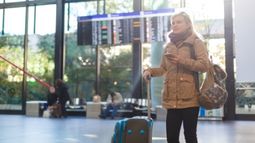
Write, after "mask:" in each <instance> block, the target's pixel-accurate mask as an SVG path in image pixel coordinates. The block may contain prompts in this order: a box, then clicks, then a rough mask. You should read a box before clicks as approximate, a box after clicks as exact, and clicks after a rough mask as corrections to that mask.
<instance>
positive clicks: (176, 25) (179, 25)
mask: <svg viewBox="0 0 255 143" xmlns="http://www.w3.org/2000/svg"><path fill="white" fill-rule="evenodd" d="M190 26H191V25H190V23H187V22H186V21H185V19H184V17H183V16H180V15H177V16H175V17H174V18H173V19H172V25H171V28H172V31H173V33H175V34H178V33H182V32H184V31H186V30H187V29H189V28H190Z"/></svg>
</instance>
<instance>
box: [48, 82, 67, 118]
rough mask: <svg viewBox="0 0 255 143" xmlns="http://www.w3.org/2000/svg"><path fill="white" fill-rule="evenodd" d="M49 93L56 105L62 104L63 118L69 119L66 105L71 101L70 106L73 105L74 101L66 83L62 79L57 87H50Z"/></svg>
mask: <svg viewBox="0 0 255 143" xmlns="http://www.w3.org/2000/svg"><path fill="white" fill-rule="evenodd" d="M49 91H50V94H51V95H50V96H52V97H53V99H54V100H55V103H59V104H60V107H61V117H67V113H66V108H65V105H66V102H67V101H69V102H70V104H72V100H71V98H70V96H69V93H68V87H67V86H66V84H65V83H64V81H63V80H61V79H57V80H56V83H55V86H54V87H50V89H49Z"/></svg>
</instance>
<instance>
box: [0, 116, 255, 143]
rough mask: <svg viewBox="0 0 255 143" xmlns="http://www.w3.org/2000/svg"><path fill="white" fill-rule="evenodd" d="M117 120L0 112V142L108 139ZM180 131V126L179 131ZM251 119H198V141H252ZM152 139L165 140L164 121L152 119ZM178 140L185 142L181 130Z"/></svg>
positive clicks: (85, 142) (70, 142)
mask: <svg viewBox="0 0 255 143" xmlns="http://www.w3.org/2000/svg"><path fill="white" fill-rule="evenodd" d="M116 121H117V120H110V119H105V120H103V119H88V118H85V117H80V116H69V117H67V118H61V119H53V118H42V117H29V116H25V115H0V143H110V140H111V136H112V134H113V129H114V125H115V123H116ZM181 132H183V130H182V131H181ZM254 135H255V123H254V122H253V121H199V123H198V139H199V143H254V142H255V136H254ZM152 139H153V143H167V142H166V132H165V122H164V121H157V120H155V121H154V125H153V138H152ZM180 141H181V143H185V141H184V137H183V134H182V133H181V136H180Z"/></svg>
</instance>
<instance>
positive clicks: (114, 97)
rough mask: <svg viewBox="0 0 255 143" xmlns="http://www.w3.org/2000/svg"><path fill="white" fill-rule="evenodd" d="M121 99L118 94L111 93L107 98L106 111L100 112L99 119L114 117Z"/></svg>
mask: <svg viewBox="0 0 255 143" xmlns="http://www.w3.org/2000/svg"><path fill="white" fill-rule="evenodd" d="M122 102H123V98H122V96H121V94H120V93H119V92H111V93H110V94H109V95H108V97H107V104H106V109H105V110H103V111H102V113H101V115H99V117H100V118H103V119H105V118H106V117H111V118H112V119H113V118H114V117H115V115H116V113H117V110H118V109H119V108H120V106H121V104H122Z"/></svg>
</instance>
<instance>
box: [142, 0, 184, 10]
mask: <svg viewBox="0 0 255 143" xmlns="http://www.w3.org/2000/svg"><path fill="white" fill-rule="evenodd" d="M181 1H182V0H145V1H144V10H156V9H164V8H179V7H181Z"/></svg>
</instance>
